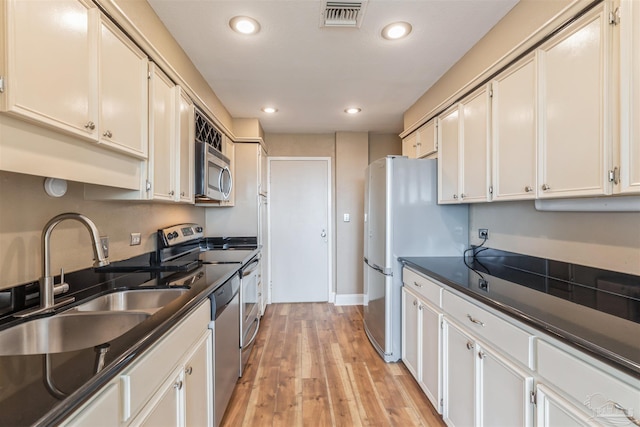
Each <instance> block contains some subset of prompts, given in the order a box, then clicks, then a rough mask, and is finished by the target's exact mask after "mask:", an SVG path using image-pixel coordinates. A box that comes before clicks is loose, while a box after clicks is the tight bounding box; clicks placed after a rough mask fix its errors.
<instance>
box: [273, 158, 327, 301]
mask: <svg viewBox="0 0 640 427" xmlns="http://www.w3.org/2000/svg"><path fill="white" fill-rule="evenodd" d="M300 160H303V161H304V160H309V161H324V162H326V166H327V269H328V271H327V277H328V278H329V280H328V283H327V286H328V293H327V295H328V296H327V302H329V303H334V302H335V296H336V293H335V291H334V289H335V287H334V282H335V278H334V277H333V254H334V250H333V215H332V212H333V203H332V201H333V179H332V165H331V157H295V156H281V157H271V156H270V157H268V165H269V166H268V171H267V174H268V185H267V194H268V195H271V162H282V161H285V162H286V161H300ZM267 201H268V203H267V217H268V221H267V252H268V253H269V263H268V264H269V265H268V267H267V268H268V271H269V277H268V286H267V288H268V289H267V292H268V297H267V302H268V304H271V286H272V285H271V271H272V270H271V265H272V263H273V251H272V248H271V232H272V229H271V218H272V212H271V206H272V203H271V198H270V197H268V200H267Z"/></svg>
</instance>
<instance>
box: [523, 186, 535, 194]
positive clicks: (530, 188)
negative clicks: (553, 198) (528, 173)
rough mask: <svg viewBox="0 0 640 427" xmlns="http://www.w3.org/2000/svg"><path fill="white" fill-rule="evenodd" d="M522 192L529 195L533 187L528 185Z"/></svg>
mask: <svg viewBox="0 0 640 427" xmlns="http://www.w3.org/2000/svg"><path fill="white" fill-rule="evenodd" d="M524 191H526V192H527V193H531V192H532V191H533V187H532V186H530V185H527V186H526V187H524Z"/></svg>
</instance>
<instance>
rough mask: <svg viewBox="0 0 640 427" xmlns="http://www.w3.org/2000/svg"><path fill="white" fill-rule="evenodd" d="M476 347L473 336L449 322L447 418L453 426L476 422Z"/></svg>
mask: <svg viewBox="0 0 640 427" xmlns="http://www.w3.org/2000/svg"><path fill="white" fill-rule="evenodd" d="M475 347H476V345H475V343H474V341H473V339H471V338H470V337H468V336H467V335H466V334H464V333H463V332H462V331H461V330H460V329H458V328H457V327H455V326H453V325H452V324H451V323H448V322H445V346H444V352H443V359H444V364H445V369H444V411H443V418H444V421H445V422H446V423H447V424H448V425H451V426H465V427H466V426H472V425H474V422H475V412H476V411H475V394H476V393H475V389H476V383H477V381H476V370H475V361H476V356H475V354H476V353H475V350H474V349H475Z"/></svg>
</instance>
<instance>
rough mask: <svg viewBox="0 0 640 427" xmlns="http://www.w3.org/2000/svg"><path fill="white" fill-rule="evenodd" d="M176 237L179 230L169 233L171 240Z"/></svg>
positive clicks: (168, 236)
mask: <svg viewBox="0 0 640 427" xmlns="http://www.w3.org/2000/svg"><path fill="white" fill-rule="evenodd" d="M176 237H178V232H177V231H174V232H173V233H169V234H167V239H169V240H172V239H175V238H176Z"/></svg>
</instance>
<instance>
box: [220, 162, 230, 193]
mask: <svg viewBox="0 0 640 427" xmlns="http://www.w3.org/2000/svg"><path fill="white" fill-rule="evenodd" d="M225 174H227V175H228V176H229V188H228V189H225V186H224V176H225ZM219 181H220V182H219V188H220V191H221V192H222V196H223V197H224V199H225V200H227V199H228V198H229V195H231V189H232V188H233V178H232V177H231V171H230V170H229V168H228V167H226V166H225V167H224V168H222V170H221V171H220V176H219Z"/></svg>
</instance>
